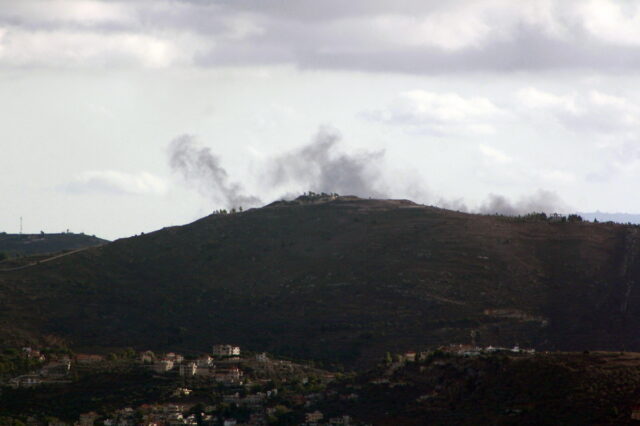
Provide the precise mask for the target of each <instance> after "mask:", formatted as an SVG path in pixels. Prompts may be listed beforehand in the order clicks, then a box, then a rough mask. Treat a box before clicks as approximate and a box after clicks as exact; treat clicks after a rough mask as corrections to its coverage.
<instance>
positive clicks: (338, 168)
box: [267, 128, 387, 197]
mask: <svg viewBox="0 0 640 426" xmlns="http://www.w3.org/2000/svg"><path fill="white" fill-rule="evenodd" d="M339 142H340V135H339V134H338V133H337V132H336V131H333V130H330V129H328V128H320V130H319V131H318V133H317V134H316V135H315V137H314V138H313V140H312V141H311V143H309V144H308V145H305V146H303V147H302V148H299V149H296V150H294V151H292V152H289V153H287V154H284V155H282V156H280V157H277V158H275V159H274V160H273V161H272V163H271V164H270V165H269V167H268V168H267V169H268V180H269V181H270V182H271V184H272V185H274V186H284V185H289V184H292V183H295V184H296V185H297V186H298V187H299V188H300V189H301V190H302V191H304V190H307V189H309V190H312V191H314V192H327V193H331V192H337V193H339V194H343V195H357V196H361V197H386V196H387V195H386V193H385V191H384V190H383V189H382V188H381V187H382V185H383V183H382V182H381V181H380V160H381V159H382V158H383V157H384V151H375V152H361V153H357V154H346V153H344V152H340V151H339V150H338V145H339Z"/></svg>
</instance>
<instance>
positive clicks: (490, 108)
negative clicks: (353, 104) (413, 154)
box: [364, 90, 503, 134]
mask: <svg viewBox="0 0 640 426" xmlns="http://www.w3.org/2000/svg"><path fill="white" fill-rule="evenodd" d="M502 113H503V112H502V111H501V110H500V108H498V107H497V106H495V105H494V104H493V103H492V102H491V101H490V100H489V99H487V98H482V97H463V96H460V95H459V94H457V93H436V92H429V91H425V90H411V91H408V92H404V93H401V94H400V95H399V96H398V97H397V99H396V100H395V102H394V103H393V104H392V105H390V106H389V107H387V108H385V109H381V110H373V111H369V112H366V113H365V114H364V116H365V117H367V118H369V119H371V120H374V121H379V122H382V123H386V124H396V125H403V126H411V127H413V128H415V129H418V130H425V131H428V132H434V133H439V134H445V133H457V132H466V133H492V132H493V130H494V129H493V126H492V124H491V120H493V119H495V118H496V117H498V116H500V115H501V114H502Z"/></svg>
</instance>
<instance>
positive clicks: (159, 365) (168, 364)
mask: <svg viewBox="0 0 640 426" xmlns="http://www.w3.org/2000/svg"><path fill="white" fill-rule="evenodd" d="M172 369H173V361H171V360H170V359H163V360H161V361H158V362H155V363H154V364H153V370H154V371H155V372H156V373H166V372H167V371H171V370H172Z"/></svg>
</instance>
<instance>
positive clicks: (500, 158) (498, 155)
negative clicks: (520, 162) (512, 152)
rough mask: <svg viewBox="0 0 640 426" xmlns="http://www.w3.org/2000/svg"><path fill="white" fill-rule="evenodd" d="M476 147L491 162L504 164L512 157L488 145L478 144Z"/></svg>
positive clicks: (510, 160)
mask: <svg viewBox="0 0 640 426" xmlns="http://www.w3.org/2000/svg"><path fill="white" fill-rule="evenodd" d="M478 149H479V150H480V152H481V153H482V155H484V156H485V157H486V158H487V159H489V160H491V161H492V162H495V163H499V164H506V163H510V162H512V161H513V159H512V158H511V157H509V156H508V155H507V154H505V153H504V152H502V151H500V150H498V149H495V148H492V147H490V146H488V145H479V146H478Z"/></svg>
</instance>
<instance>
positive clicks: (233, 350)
mask: <svg viewBox="0 0 640 426" xmlns="http://www.w3.org/2000/svg"><path fill="white" fill-rule="evenodd" d="M213 356H218V357H222V356H240V346H233V345H213Z"/></svg>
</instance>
